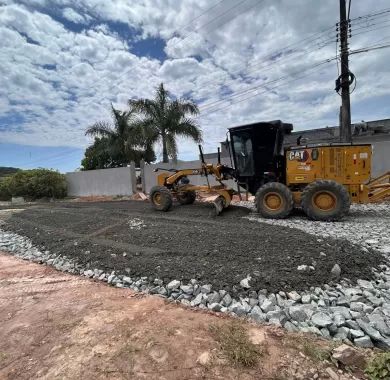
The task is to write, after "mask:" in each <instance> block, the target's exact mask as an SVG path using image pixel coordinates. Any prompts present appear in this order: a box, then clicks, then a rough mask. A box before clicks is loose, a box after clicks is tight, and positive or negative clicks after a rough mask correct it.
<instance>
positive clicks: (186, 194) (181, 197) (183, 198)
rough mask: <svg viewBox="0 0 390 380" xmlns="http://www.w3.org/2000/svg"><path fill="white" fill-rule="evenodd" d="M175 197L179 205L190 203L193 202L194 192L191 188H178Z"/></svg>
mask: <svg viewBox="0 0 390 380" xmlns="http://www.w3.org/2000/svg"><path fill="white" fill-rule="evenodd" d="M176 199H177V201H178V202H179V203H180V204H181V205H191V204H193V203H194V202H195V199H196V192H195V191H193V190H188V191H180V188H179V190H178V193H177V195H176Z"/></svg>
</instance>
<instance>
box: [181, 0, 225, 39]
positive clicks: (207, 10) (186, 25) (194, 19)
mask: <svg viewBox="0 0 390 380" xmlns="http://www.w3.org/2000/svg"><path fill="white" fill-rule="evenodd" d="M223 2H224V0H220V1H218V2H217V3H216V4H214V5H213V6H212V7H210V8H207V9H206V10H205V11H203V12H202V13H201V14H200V15H198V16H196V17H195V18H193V19H192V20H191V21H190V22H189V23H187V24H185V25H184V24H183V25H182V26H180V27H179V28H177V29H176V30H175V32H177V31H179V30H180V29H183V30H184V29H186V28H187V27H188V26H189V25H191V24H193V23H194V21H196V20H198V19H200V18H201V17H202V16H204V15H205V14H206V13H209V12H210V11H212V10H213V9H215V8H216V7H217V6H218V5H219V4H221V3H223Z"/></svg>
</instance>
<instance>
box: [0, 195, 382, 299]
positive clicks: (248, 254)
mask: <svg viewBox="0 0 390 380" xmlns="http://www.w3.org/2000/svg"><path fill="white" fill-rule="evenodd" d="M249 212H250V211H249V210H248V209H246V208H242V207H231V208H230V209H228V210H225V211H224V212H223V214H222V215H220V216H219V217H216V218H215V217H212V214H213V210H212V209H211V207H210V205H207V204H202V203H200V204H194V205H191V206H177V207H174V208H173V210H172V211H171V212H168V213H161V212H156V211H154V210H152V209H151V207H150V204H148V203H144V202H136V201H126V202H106V203H55V204H47V205H36V206H31V207H28V208H26V209H25V210H23V211H21V212H18V213H14V214H13V215H12V216H11V217H8V218H7V219H6V223H5V224H4V225H3V226H2V227H1V228H2V229H8V230H11V231H13V232H16V233H18V234H20V235H24V236H27V237H29V238H30V239H31V240H32V241H33V243H34V244H35V245H36V246H37V247H38V248H40V249H41V250H50V252H52V253H58V254H63V255H66V256H67V257H69V258H73V259H75V260H77V261H78V262H79V263H82V264H84V265H86V264H89V265H90V268H92V269H93V268H100V269H102V270H105V271H106V272H109V271H112V270H115V271H116V272H117V273H123V274H126V273H127V274H128V275H130V276H135V277H137V276H148V277H149V278H150V280H153V279H154V278H160V279H162V280H163V281H164V282H166V283H168V282H169V281H171V280H172V279H179V280H183V281H184V282H185V281H189V280H190V279H193V278H194V279H197V280H199V281H200V282H202V283H210V284H212V285H213V287H215V288H216V289H226V290H227V291H230V292H232V293H233V294H234V293H235V292H236V291H240V290H241V289H240V286H239V283H240V281H241V280H242V279H244V278H246V277H247V276H248V275H249V276H250V277H251V280H250V285H251V289H255V290H259V289H263V288H266V289H268V290H270V291H273V292H275V291H279V290H291V289H294V290H303V289H307V288H308V287H310V286H317V285H322V284H324V283H329V281H330V271H331V269H332V267H333V266H334V264H336V263H337V264H339V265H340V267H341V269H342V276H343V277H344V278H348V279H350V280H352V281H353V280H356V279H371V278H372V272H371V268H372V267H377V266H378V265H379V264H381V262H382V256H381V255H380V254H379V253H377V252H376V251H374V250H371V249H369V248H368V249H365V250H362V249H361V248H360V247H358V246H356V245H353V244H352V243H351V242H348V241H347V240H336V239H333V238H320V237H318V236H313V235H310V234H308V233H305V232H303V231H300V230H296V229H291V228H288V227H285V226H279V225H270V224H265V223H255V222H253V221H250V220H247V219H245V218H243V217H245V216H247V215H248V213H249ZM302 265H306V266H308V267H310V266H312V267H313V268H314V269H313V270H303V271H302V270H298V269H297V268H298V267H299V266H302Z"/></svg>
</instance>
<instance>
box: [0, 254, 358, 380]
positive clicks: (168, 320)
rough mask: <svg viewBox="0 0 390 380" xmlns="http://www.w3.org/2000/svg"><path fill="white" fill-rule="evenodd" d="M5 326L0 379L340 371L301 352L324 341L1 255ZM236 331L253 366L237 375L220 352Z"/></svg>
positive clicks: (0, 310)
mask: <svg viewBox="0 0 390 380" xmlns="http://www.w3.org/2000/svg"><path fill="white" fill-rule="evenodd" d="M0 322H1V329H0V378H1V379H7V380H11V379H18V380H19V379H23V380H24V379H26V380H27V379H28V380H30V379H47V380H49V379H50V380H52V379H80V378H83V379H86V380H88V379H167V380H169V379H180V380H182V379H298V378H300V379H313V378H318V379H326V378H329V377H328V375H327V374H326V373H327V372H326V369H327V368H330V369H332V370H333V371H334V372H335V373H337V371H338V370H337V368H335V367H334V365H333V364H332V363H330V362H328V361H325V360H323V358H320V359H318V358H316V357H314V356H313V357H311V356H309V355H308V354H305V352H306V351H305V350H304V348H303V346H302V344H301V342H302V341H303V342H306V344H308V343H307V342H310V344H311V347H314V348H316V349H318V350H321V352H322V351H326V352H330V350H331V348H332V347H331V346H330V344H331V343H328V342H326V341H324V340H319V339H317V338H314V337H312V336H306V337H305V338H304V340H302V338H301V337H303V335H298V334H288V333H286V332H285V331H283V330H282V329H278V328H276V327H268V326H265V327H259V326H255V325H253V324H250V323H247V322H244V321H241V322H238V321H237V320H235V321H233V322H232V319H231V318H229V317H226V316H223V317H222V316H217V315H215V314H213V313H207V312H202V311H199V310H197V311H195V310H190V309H185V308H183V307H181V306H177V305H175V304H172V303H168V302H167V301H164V300H163V299H160V298H158V297H154V296H145V295H142V294H139V293H134V292H132V291H130V290H128V289H116V288H113V287H110V286H108V285H105V284H102V283H98V282H94V281H93V280H87V279H82V278H80V277H77V276H72V275H68V274H63V273H61V272H56V271H55V270H53V269H52V268H49V267H46V266H41V265H38V264H33V263H28V262H24V261H22V260H20V259H17V258H15V257H12V256H8V255H5V254H2V253H0ZM237 323H239V325H237ZM229 326H236V327H234V328H235V329H236V330H234V331H235V334H236V335H234V339H236V340H237V341H239V343H240V355H239V357H241V356H242V355H244V358H245V359H246V360H247V350H246V343H245V342H250V344H249V343H248V350H249V351H248V352H249V353H250V358H251V360H250V362H249V364H250V366H245V365H243V363H242V362H241V361H238V362H237V363H235V365H233V363H234V361H233V362H232V361H231V360H230V359H229V354H228V353H229V352H230V351H227V352H228V353H226V352H225V351H224V350H225V349H226V347H225V348H224V347H222V346H221V342H224V340H223V339H225V340H226V336H227V337H229V334H226V331H229V330H228V329H229V328H230V327H229ZM237 326H240V327H239V328H238V330H237ZM215 331H223V332H224V334H225V335H224V338H223V339H222V340H221V339H220V338H218V339H215V338H216V337H215ZM232 331H233V330H232ZM237 331H238V333H239V335H238V336H237ZM243 334H244V335H245V336H243ZM292 342H295V344H293V343H292ZM224 344H225V346H226V345H227V349H228V350H232V349H233V350H234V347H231V346H230V345H229V341H228V343H224ZM235 357H236V356H235ZM352 373H353V374H354V375H355V376H356V378H363V375H362V374H361V372H359V371H357V370H353V371H352ZM338 374H339V375H340V379H351V378H352V375H347V374H346V373H345V372H343V371H341V373H338Z"/></svg>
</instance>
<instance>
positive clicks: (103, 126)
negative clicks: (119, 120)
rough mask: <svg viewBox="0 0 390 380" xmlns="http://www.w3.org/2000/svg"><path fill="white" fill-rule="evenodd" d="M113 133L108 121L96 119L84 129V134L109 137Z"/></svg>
mask: <svg viewBox="0 0 390 380" xmlns="http://www.w3.org/2000/svg"><path fill="white" fill-rule="evenodd" d="M114 134H115V131H114V130H113V129H112V128H111V125H110V123H108V122H105V121H98V122H96V123H95V124H93V125H92V126H90V127H89V128H87V130H86V131H85V135H86V136H106V137H110V136H113V135H114Z"/></svg>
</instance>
